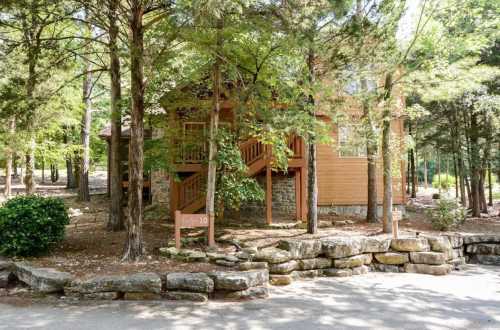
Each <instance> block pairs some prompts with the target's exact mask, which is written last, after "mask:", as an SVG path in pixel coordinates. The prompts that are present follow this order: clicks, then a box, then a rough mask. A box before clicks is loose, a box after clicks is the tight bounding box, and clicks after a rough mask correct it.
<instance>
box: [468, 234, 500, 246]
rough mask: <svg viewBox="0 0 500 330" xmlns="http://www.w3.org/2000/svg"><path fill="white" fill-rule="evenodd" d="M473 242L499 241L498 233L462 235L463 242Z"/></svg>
mask: <svg viewBox="0 0 500 330" xmlns="http://www.w3.org/2000/svg"><path fill="white" fill-rule="evenodd" d="M474 243H499V244H500V235H493V234H477V235H470V236H465V237H464V244H466V245H467V244H474Z"/></svg>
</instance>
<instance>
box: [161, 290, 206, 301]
mask: <svg viewBox="0 0 500 330" xmlns="http://www.w3.org/2000/svg"><path fill="white" fill-rule="evenodd" d="M163 297H164V298H165V299H167V300H186V301H195V302H207V301H208V295H207V294H206V293H201V292H189V291H167V292H165V293H164V294H163Z"/></svg>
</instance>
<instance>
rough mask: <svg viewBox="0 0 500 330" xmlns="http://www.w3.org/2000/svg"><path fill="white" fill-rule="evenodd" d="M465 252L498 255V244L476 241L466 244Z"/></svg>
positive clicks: (499, 245)
mask: <svg viewBox="0 0 500 330" xmlns="http://www.w3.org/2000/svg"><path fill="white" fill-rule="evenodd" d="M465 252H467V253H472V254H496V255H500V244H488V243H478V244H469V245H467V247H466V249H465Z"/></svg>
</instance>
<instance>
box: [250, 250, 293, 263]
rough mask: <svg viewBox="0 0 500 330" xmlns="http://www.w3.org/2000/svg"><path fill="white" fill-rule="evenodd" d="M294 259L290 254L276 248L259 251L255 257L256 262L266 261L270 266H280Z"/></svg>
mask: <svg viewBox="0 0 500 330" xmlns="http://www.w3.org/2000/svg"><path fill="white" fill-rule="evenodd" d="M290 259H292V256H291V254H290V252H288V251H286V250H282V249H278V248H275V247H270V248H265V249H262V250H259V251H258V252H257V254H255V256H254V260H256V261H266V262H268V263H270V264H280V263H283V262H287V261H289V260H290Z"/></svg>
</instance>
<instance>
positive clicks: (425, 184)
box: [424, 156, 429, 189]
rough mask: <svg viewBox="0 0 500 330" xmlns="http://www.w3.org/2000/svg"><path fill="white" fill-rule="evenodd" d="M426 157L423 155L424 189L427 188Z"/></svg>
mask: <svg viewBox="0 0 500 330" xmlns="http://www.w3.org/2000/svg"><path fill="white" fill-rule="evenodd" d="M427 175H428V174H427V158H426V157H425V156H424V187H425V189H427V188H429V182H428V179H427Z"/></svg>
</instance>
